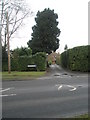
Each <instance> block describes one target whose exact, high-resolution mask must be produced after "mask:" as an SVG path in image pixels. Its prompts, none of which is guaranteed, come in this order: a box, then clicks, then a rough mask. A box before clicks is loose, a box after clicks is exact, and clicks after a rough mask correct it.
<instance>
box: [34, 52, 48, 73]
mask: <svg viewBox="0 0 90 120" xmlns="http://www.w3.org/2000/svg"><path fill="white" fill-rule="evenodd" d="M33 59H34V63H35V64H36V65H37V70H38V71H45V70H46V53H44V52H38V53H36V54H35V55H33Z"/></svg>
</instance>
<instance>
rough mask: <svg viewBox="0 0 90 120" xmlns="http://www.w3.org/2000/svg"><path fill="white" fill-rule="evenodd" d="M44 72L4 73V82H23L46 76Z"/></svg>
mask: <svg viewBox="0 0 90 120" xmlns="http://www.w3.org/2000/svg"><path fill="white" fill-rule="evenodd" d="M45 73H46V72H45V71H44V72H11V73H10V74H9V73H8V72H2V80H18V79H19V80H23V79H25V80H26V79H32V78H37V77H41V76H44V75H45Z"/></svg>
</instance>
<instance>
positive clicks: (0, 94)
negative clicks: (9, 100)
mask: <svg viewBox="0 0 90 120" xmlns="http://www.w3.org/2000/svg"><path fill="white" fill-rule="evenodd" d="M10 89H13V88H6V89H2V88H0V97H6V96H14V95H16V94H7V95H2V92H5V91H8V90H10Z"/></svg>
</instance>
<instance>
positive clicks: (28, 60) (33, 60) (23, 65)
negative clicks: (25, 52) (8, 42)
mask: <svg viewBox="0 0 90 120" xmlns="http://www.w3.org/2000/svg"><path fill="white" fill-rule="evenodd" d="M33 64H35V65H36V66H37V67H36V68H28V67H27V66H28V65H33ZM2 68H3V69H2V70H3V71H7V70H8V66H7V62H3V66H2ZM33 70H34V71H35V70H37V71H45V70H46V54H45V53H43V52H39V53H37V54H35V55H33V56H19V57H15V58H11V71H33Z"/></svg>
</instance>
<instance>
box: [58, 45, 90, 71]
mask: <svg viewBox="0 0 90 120" xmlns="http://www.w3.org/2000/svg"><path fill="white" fill-rule="evenodd" d="M89 61H90V45H87V46H79V47H74V48H72V49H68V50H67V51H65V52H63V53H62V54H61V58H60V62H61V66H62V67H64V68H68V69H70V70H72V71H83V72H87V71H90V62H89Z"/></svg>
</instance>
